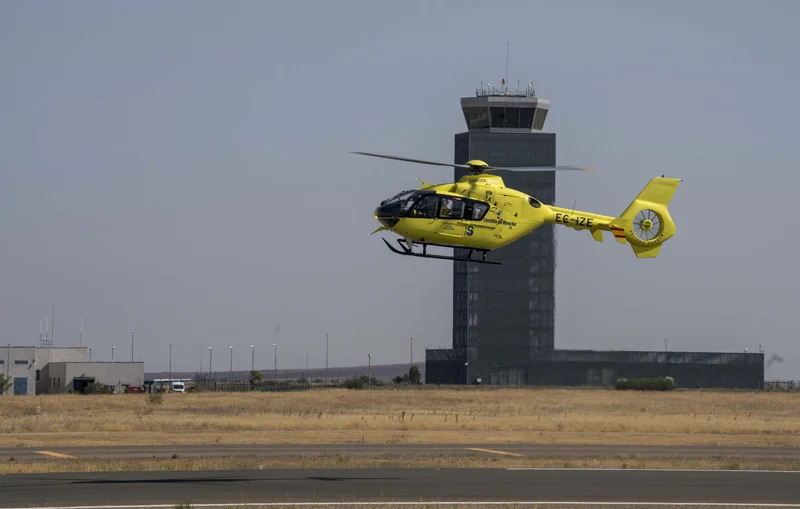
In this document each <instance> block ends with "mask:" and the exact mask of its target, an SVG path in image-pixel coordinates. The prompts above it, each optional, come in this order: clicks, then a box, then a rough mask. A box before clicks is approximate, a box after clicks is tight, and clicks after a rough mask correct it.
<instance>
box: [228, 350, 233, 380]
mask: <svg viewBox="0 0 800 509" xmlns="http://www.w3.org/2000/svg"><path fill="white" fill-rule="evenodd" d="M228 348H230V350H231V368H230V372H229V375H228V376H230V385H231V387H230V388H231V390H233V345H231V346H229V347H228Z"/></svg>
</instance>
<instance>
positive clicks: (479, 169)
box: [350, 152, 594, 173]
mask: <svg viewBox="0 0 800 509" xmlns="http://www.w3.org/2000/svg"><path fill="white" fill-rule="evenodd" d="M350 153H351V154H359V155H362V156H371V157H382V158H384V159H394V160H396V161H407V162H410V163H420V164H429V165H432V166H444V167H447V168H460V169H462V170H469V171H470V172H473V173H475V172H486V171H563V170H581V171H588V170H593V169H594V168H585V167H583V166H519V167H515V168H499V167H494V166H489V165H486V166H483V165H480V166H478V165H476V166H472V165H469V164H452V163H439V162H436V161H425V160H423V159H411V158H410V157H400V156H392V155H386V154H373V153H370V152H350Z"/></svg>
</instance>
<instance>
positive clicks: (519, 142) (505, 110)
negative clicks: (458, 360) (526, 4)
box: [453, 84, 556, 385]
mask: <svg viewBox="0 0 800 509" xmlns="http://www.w3.org/2000/svg"><path fill="white" fill-rule="evenodd" d="M549 106H550V101H548V100H547V99H542V98H541V97H537V96H536V93H535V90H534V88H533V85H532V84H529V85H527V86H526V87H525V89H524V90H520V89H519V87H517V89H516V90H514V91H510V90H509V89H508V87H507V84H503V86H502V87H501V88H499V89H498V88H495V87H492V86H491V85H489V86H488V87H487V88H484V87H483V86H481V88H479V89H477V90H476V91H475V96H474V97H463V98H461V109H462V111H463V113H464V119H465V120H466V123H467V132H463V133H459V134H456V135H455V158H454V162H455V163H456V164H463V163H466V162H467V161H469V160H471V159H480V160H483V161H486V162H487V163H488V164H490V165H495V166H506V167H519V166H555V164H556V135H555V134H554V133H543V132H542V129H543V128H544V123H545V119H546V117H547V113H548V109H549ZM466 173H467V172H466V171H465V170H461V169H456V170H455V175H454V178H455V179H456V181H457V180H458V179H459V178H461V177H462V176H464V175H465V174H466ZM496 174H498V175H499V176H501V177H502V178H503V180H504V181H505V184H506V186H508V187H512V188H514V189H519V190H520V191H522V192H524V193H527V194H529V195H531V196H534V197H535V198H537V199H539V200H540V201H542V202H544V203H553V202H554V200H555V192H556V175H555V172H553V171H548V172H508V171H498V172H496ZM555 249H556V246H555V238H554V235H553V225H544V226H542V227H541V228H539V229H538V230H536V231H534V232H533V233H531V234H530V235H528V236H526V237H524V238H522V239H520V240H518V241H517V242H515V243H513V244H511V245H509V246H507V247H505V248H503V249H502V251H498V253H497V255H496V257H499V259H500V260H501V261H502V265H483V264H475V263H468V262H453V350H455V351H457V352H460V353H461V355H459V357H462V358H464V359H465V360H464V363H463V369H461V370H460V371H462V373H461V376H459V377H458V378H461V379H462V383H465V382H466V383H470V382H472V381H474V380H475V379H481V381H482V383H490V384H502V385H505V384H509V385H527V383H528V381H527V380H526V377H527V373H528V371H529V366H530V362H531V360H532V359H533V357H534V356H535V353H536V352H539V353H540V354H541V353H542V352H549V351H551V350H553V348H554V318H555V254H556V253H555ZM465 254H466V253H457V255H465Z"/></svg>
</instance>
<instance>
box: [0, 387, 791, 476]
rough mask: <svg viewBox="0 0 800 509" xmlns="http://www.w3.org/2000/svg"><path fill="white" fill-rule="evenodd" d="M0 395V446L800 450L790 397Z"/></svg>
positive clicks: (425, 460) (569, 463)
mask: <svg viewBox="0 0 800 509" xmlns="http://www.w3.org/2000/svg"><path fill="white" fill-rule="evenodd" d="M162 397H163V399H162V400H161V401H160V402H158V401H156V402H153V401H151V397H150V395H142V394H130V395H108V396H104V395H97V396H82V395H49V396H37V397H30V398H28V397H13V398H4V399H3V400H2V403H1V404H0V447H37V448H38V447H42V448H44V447H59V446H61V447H67V446H83V445H95V446H97V445H107V446H112V445H120V446H124V445H178V444H259V443H261V444H269V443H284V444H293V443H313V444H324V443H340V444H341V443H353V442H361V441H362V440H363V441H366V442H368V443H371V444H391V443H430V444H434V443H447V444H475V443H484V444H503V443H549V444H567V443H574V444H638V445H729V446H739V447H742V446H748V445H758V446H798V447H800V394H797V393H795V394H792V393H763V392H762V393H758V392H716V391H676V392H654V393H648V392H634V391H619V392H618V391H613V390H597V389H532V388H525V389H513V388H505V389H503V388H496V389H495V388H472V389H442V390H404V389H401V390H394V389H385V388H384V389H374V390H362V391H354V390H346V389H334V390H319V391H309V392H291V393H280V392H279V393H270V392H267V393H263V392H262V393H195V394H164V395H162ZM388 466H393V467H549V468H553V467H555V468H569V467H575V468H577V467H581V468H586V467H590V468H700V469H716V468H721V469H782V470H800V455H798V458H796V459H795V458H788V459H787V458H784V459H777V458H775V459H769V458H763V459H759V458H752V459H748V458H731V457H722V456H720V455H716V456H713V457H693V458H675V457H669V458H667V457H665V458H637V457H599V458H598V457H586V458H571V459H564V458H545V457H509V456H500V457H498V456H496V455H494V456H493V455H485V454H480V453H465V454H463V455H462V454H460V455H457V456H452V455H441V454H414V455H412V454H386V455H377V456H371V457H367V456H360V457H356V456H352V457H349V456H341V455H335V454H330V455H323V456H320V457H302V456H296V455H287V456H286V457H269V458H264V457H261V458H258V457H254V456H251V457H238V458H236V457H216V458H210V457H209V458H172V459H155V458H138V459H108V458H91V457H82V458H74V459H53V458H42V459H37V460H14V461H8V462H3V463H0V474H4V473H5V474H7V473H15V472H20V473H21V472H48V471H73V472H79V471H113V470H117V471H119V470H209V469H251V468H262V469H263V468H323V467H327V468H345V467H346V468H361V467H388Z"/></svg>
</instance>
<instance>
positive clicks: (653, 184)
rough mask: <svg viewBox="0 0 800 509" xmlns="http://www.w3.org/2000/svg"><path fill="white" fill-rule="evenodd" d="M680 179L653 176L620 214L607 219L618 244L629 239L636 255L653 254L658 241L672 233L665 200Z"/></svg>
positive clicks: (661, 242)
mask: <svg viewBox="0 0 800 509" xmlns="http://www.w3.org/2000/svg"><path fill="white" fill-rule="evenodd" d="M681 181H682V179H676V178H665V177H655V178H653V179H651V180H650V182H649V183H648V184H647V185H646V186H645V187H644V189H642V191H641V192H640V193H639V195H638V196H636V199H634V200H633V201H632V202H631V204H630V205H628V208H626V209H625V211H624V212H623V213H622V215H621V216H619V217H617V218H614V220H613V221H611V223H610V225H609V226H610V228H611V231H612V232H613V233H614V237H615V238H616V239H617V242H619V243H620V244H625V243H626V242H630V244H631V248H632V249H633V253H634V254H635V255H636V257H637V258H655V257H656V256H658V252H659V251H660V250H661V245H662V244H663V243H664V242H666V240H667V239H669V238H670V237H672V236H673V235H675V230H676V228H675V223H674V222H673V221H672V217H670V215H669V210H668V207H669V202H670V201H672V197H673V195H674V194H675V191H676V190H677V189H678V184H679V183H680V182H681Z"/></svg>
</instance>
